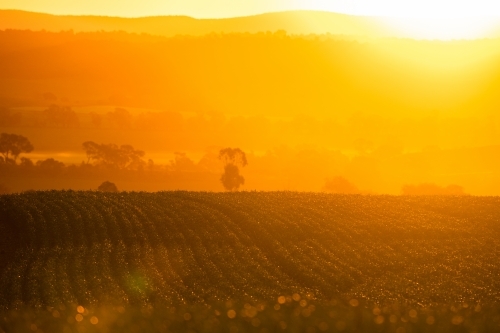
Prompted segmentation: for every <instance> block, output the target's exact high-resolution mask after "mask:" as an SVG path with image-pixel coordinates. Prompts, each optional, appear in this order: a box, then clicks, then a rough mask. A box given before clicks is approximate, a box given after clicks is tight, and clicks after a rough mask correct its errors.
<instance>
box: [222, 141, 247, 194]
mask: <svg viewBox="0 0 500 333" xmlns="http://www.w3.org/2000/svg"><path fill="white" fill-rule="evenodd" d="M219 159H220V160H221V161H222V162H223V163H224V173H223V174H222V176H221V178H220V181H221V182H222V185H223V186H224V188H225V189H226V190H228V191H233V190H238V188H239V187H240V186H241V185H243V184H245V178H243V176H242V175H240V169H239V168H238V166H241V167H244V166H246V165H247V164H248V162H247V157H246V155H245V153H244V152H243V151H242V150H241V149H239V148H225V149H221V151H220V152H219Z"/></svg>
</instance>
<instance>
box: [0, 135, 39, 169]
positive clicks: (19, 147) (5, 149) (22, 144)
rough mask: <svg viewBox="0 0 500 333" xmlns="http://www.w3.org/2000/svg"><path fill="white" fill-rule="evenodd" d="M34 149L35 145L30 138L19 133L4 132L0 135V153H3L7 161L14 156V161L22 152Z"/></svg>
mask: <svg viewBox="0 0 500 333" xmlns="http://www.w3.org/2000/svg"><path fill="white" fill-rule="evenodd" d="M31 151H33V145H32V144H31V142H29V140H28V139H27V138H26V137H24V136H22V135H17V134H7V133H2V134H1V136H0V154H2V156H3V158H4V160H5V162H8V161H9V160H10V159H11V157H10V156H12V158H13V160H14V163H15V162H16V161H17V157H18V156H19V154H21V153H29V152H31Z"/></svg>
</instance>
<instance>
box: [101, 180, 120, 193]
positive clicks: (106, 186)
mask: <svg viewBox="0 0 500 333" xmlns="http://www.w3.org/2000/svg"><path fill="white" fill-rule="evenodd" d="M97 190H99V191H101V192H118V187H116V185H115V183H112V182H108V181H105V182H104V183H102V184H101V185H99V187H98V188H97Z"/></svg>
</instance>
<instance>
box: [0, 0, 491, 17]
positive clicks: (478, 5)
mask: <svg viewBox="0 0 500 333" xmlns="http://www.w3.org/2000/svg"><path fill="white" fill-rule="evenodd" d="M0 9H22V10H28V11H36V12H45V13H53V14H75V15H81V14H92V15H107V16H128V17H136V16H155V15H189V16H193V17H199V18H207V17H232V16H245V15H252V14H257V13H264V12H272V11H283V10H293V9H314V10H327V11H334V12H341V13H347V14H355V15H378V16H396V17H401V16H405V17H439V18H449V17H465V16H499V17H500V5H499V4H498V3H497V1H494V0H141V1H137V0H0Z"/></svg>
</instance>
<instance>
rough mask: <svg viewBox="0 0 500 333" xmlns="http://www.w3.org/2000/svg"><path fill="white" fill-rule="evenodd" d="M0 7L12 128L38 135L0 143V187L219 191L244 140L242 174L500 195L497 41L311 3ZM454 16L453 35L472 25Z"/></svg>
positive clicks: (272, 186)
mask: <svg viewBox="0 0 500 333" xmlns="http://www.w3.org/2000/svg"><path fill="white" fill-rule="evenodd" d="M0 6H1V4H0ZM123 6H124V7H127V4H126V3H124V5H123ZM193 6H194V5H193ZM47 8H48V7H47ZM262 8H265V7H262ZM316 9H320V8H316ZM323 9H328V8H323ZM103 10H104V9H103ZM248 12H249V13H250V12H251V10H250V9H248ZM1 15H3V17H5V18H8V20H7V19H5V20H0V25H1V24H4V25H11V26H12V27H15V28H17V29H18V30H5V31H0V73H1V74H0V133H11V134H18V135H22V136H24V137H26V138H28V139H29V140H30V142H31V143H32V144H33V146H34V147H35V149H34V151H33V152H24V153H21V154H18V155H15V154H14V155H15V159H14V158H13V159H12V160H10V159H9V158H10V157H12V156H14V155H12V153H9V154H11V155H9V154H7V153H5V154H4V155H3V156H4V157H2V159H3V160H2V161H3V162H5V163H4V164H2V167H3V168H5V170H3V169H2V172H8V174H9V175H10V176H9V177H5V179H6V180H5V181H4V180H2V182H4V183H0V185H1V186H3V187H0V190H1V191H20V190H26V189H30V188H34V189H46V188H54V187H55V188H73V189H89V187H90V188H97V187H98V186H99V184H102V183H103V182H104V181H106V180H109V181H110V182H113V183H116V185H117V187H118V189H121V190H150V191H156V190H165V189H187V190H208V191H222V190H224V188H223V187H222V185H221V183H220V179H221V174H222V173H223V172H224V167H225V166H224V164H223V163H222V161H221V160H220V159H219V158H218V154H219V152H220V151H221V150H222V149H225V148H228V147H232V148H240V149H241V150H242V151H244V152H245V153H246V157H247V159H248V165H247V166H245V168H244V169H243V168H241V169H239V170H238V172H236V171H235V172H234V174H237V175H238V177H239V176H241V177H244V180H245V181H244V183H243V182H242V186H241V189H243V190H297V191H327V192H332V193H351V194H371V193H390V194H409V195H411V194H418V193H420V194H422V193H423V194H449V195H463V194H478V195H479V194H480V195H498V194H500V186H498V185H499V184H500V173H499V171H498V170H500V135H498V130H499V128H500V117H499V116H498V110H499V107H500V102H498V90H499V89H500V80H499V79H498V77H500V66H499V65H498V63H499V62H498V58H499V57H500V43H499V41H498V40H497V39H472V40H447V41H430V40H415V39H401V38H393V37H400V35H398V33H396V32H393V31H396V30H391V29H393V28H390V29H389V28H387V26H385V25H384V24H382V23H381V21H380V20H374V19H372V18H363V17H352V16H346V15H339V14H332V13H325V12H322V13H319V12H310V11H307V12H289V13H280V14H268V15H262V16H257V17H247V18H234V19H228V20H194V19H189V18H180V17H177V18H172V17H170V18H145V19H141V20H126V19H119V18H105V17H100V18H97V17H90V18H89V17H73V18H71V17H70V18H68V17H52V16H46V15H39V14H33V13H31V14H30V13H19V12H8V13H6V12H2V13H0V16H1ZM332 18H334V20H332ZM448 19H450V20H451V19H452V18H448ZM455 19H456V18H453V20H455ZM434 20H435V19H434ZM6 22H7V23H6ZM332 22H334V23H335V24H333V23H332ZM408 22H410V21H405V22H404V23H408ZM434 22H437V21H434ZM454 22H456V23H457V24H458V25H456V26H453V25H449V26H446V29H450V30H447V31H446V29H444V30H442V33H443V35H442V37H443V38H445V37H446V36H448V37H447V38H451V37H452V36H454V34H455V33H461V32H460V31H462V32H463V31H468V29H466V28H467V27H469V26H468V25H467V24H465V23H467V22H469V21H467V22H465V21H460V20H459V21H454ZM464 22H465V23H464ZM159 23H161V24H159ZM314 23H316V24H314ZM399 23H401V20H399ZM410 23H411V22H410ZM459 23H460V24H461V23H464V25H462V26H460V25H459ZM469 23H470V22H469ZM472 23H474V22H472ZM476 23H477V22H476ZM44 27H45V28H46V31H45V32H44V31H40V30H41V29H42V28H44ZM106 27H107V28H108V29H107V30H112V31H115V30H116V31H121V32H116V31H115V32H109V31H106V29H104V28H106ZM283 27H284V28H286V29H282V28H283ZM325 27H327V28H325ZM0 28H3V29H6V28H7V27H6V26H3V27H0ZM70 28H73V29H74V30H73V31H68V30H69V29H70ZM426 28H432V25H431V26H426ZM22 29H30V30H33V31H24V30H23V31H21V30H22ZM162 29H163V30H162ZM287 29H288V30H287ZM321 29H327V30H328V29H330V30H332V29H333V30H335V29H337V30H335V32H336V33H334V34H325V33H322V30H321ZM388 29H389V30H388ZM432 29H434V28H432ZM436 29H437V28H436ZM60 30H65V31H63V32H59V31H60ZM100 30H103V31H100ZM330 30H328V31H330ZM333 30H332V31H333ZM49 31H58V32H49ZM85 31H86V32H85ZM95 31H100V32H95ZM214 31H215V32H214ZM481 31H482V30H481ZM481 31H480V30H477V31H476V32H475V35H470V36H469V38H474V37H475V36H476V35H480V34H482V33H484V32H481ZM142 32H145V33H144V34H142ZM310 32H314V33H315V34H309V33H310ZM323 32H324V31H323ZM419 33H423V34H425V32H424V31H420V32H416V34H417V35H418V34H419ZM417 35H415V36H416V37H418V36H417ZM391 36H392V37H391ZM428 37H431V36H430V35H429V36H428ZM85 142H93V143H94V144H95V146H93V147H100V148H99V149H104V150H105V149H107V150H108V153H109V154H108V155H109V156H112V157H109V156H108V157H109V158H104V157H102V154H101V155H100V157H96V156H97V155H98V154H94V157H89V154H87V153H86V151H85V150H84V147H83V146H82V145H83V143H85ZM132 153H133V154H132ZM127 154H129V155H127ZM9 156H10V157H9ZM113 156H115V157H116V156H121V160H120V158H119V157H116V159H115V160H112V159H113ZM123 156H125V157H123ZM11 162H13V163H11ZM9 163H11V164H9ZM12 165H15V166H16V168H14V167H12ZM113 168H114V169H113ZM240 171H241V175H240V173H239V172H240ZM5 174H7V173H5ZM27 174H29V175H30V177H31V178H30V177H26V175H27ZM2 188H5V190H2Z"/></svg>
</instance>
